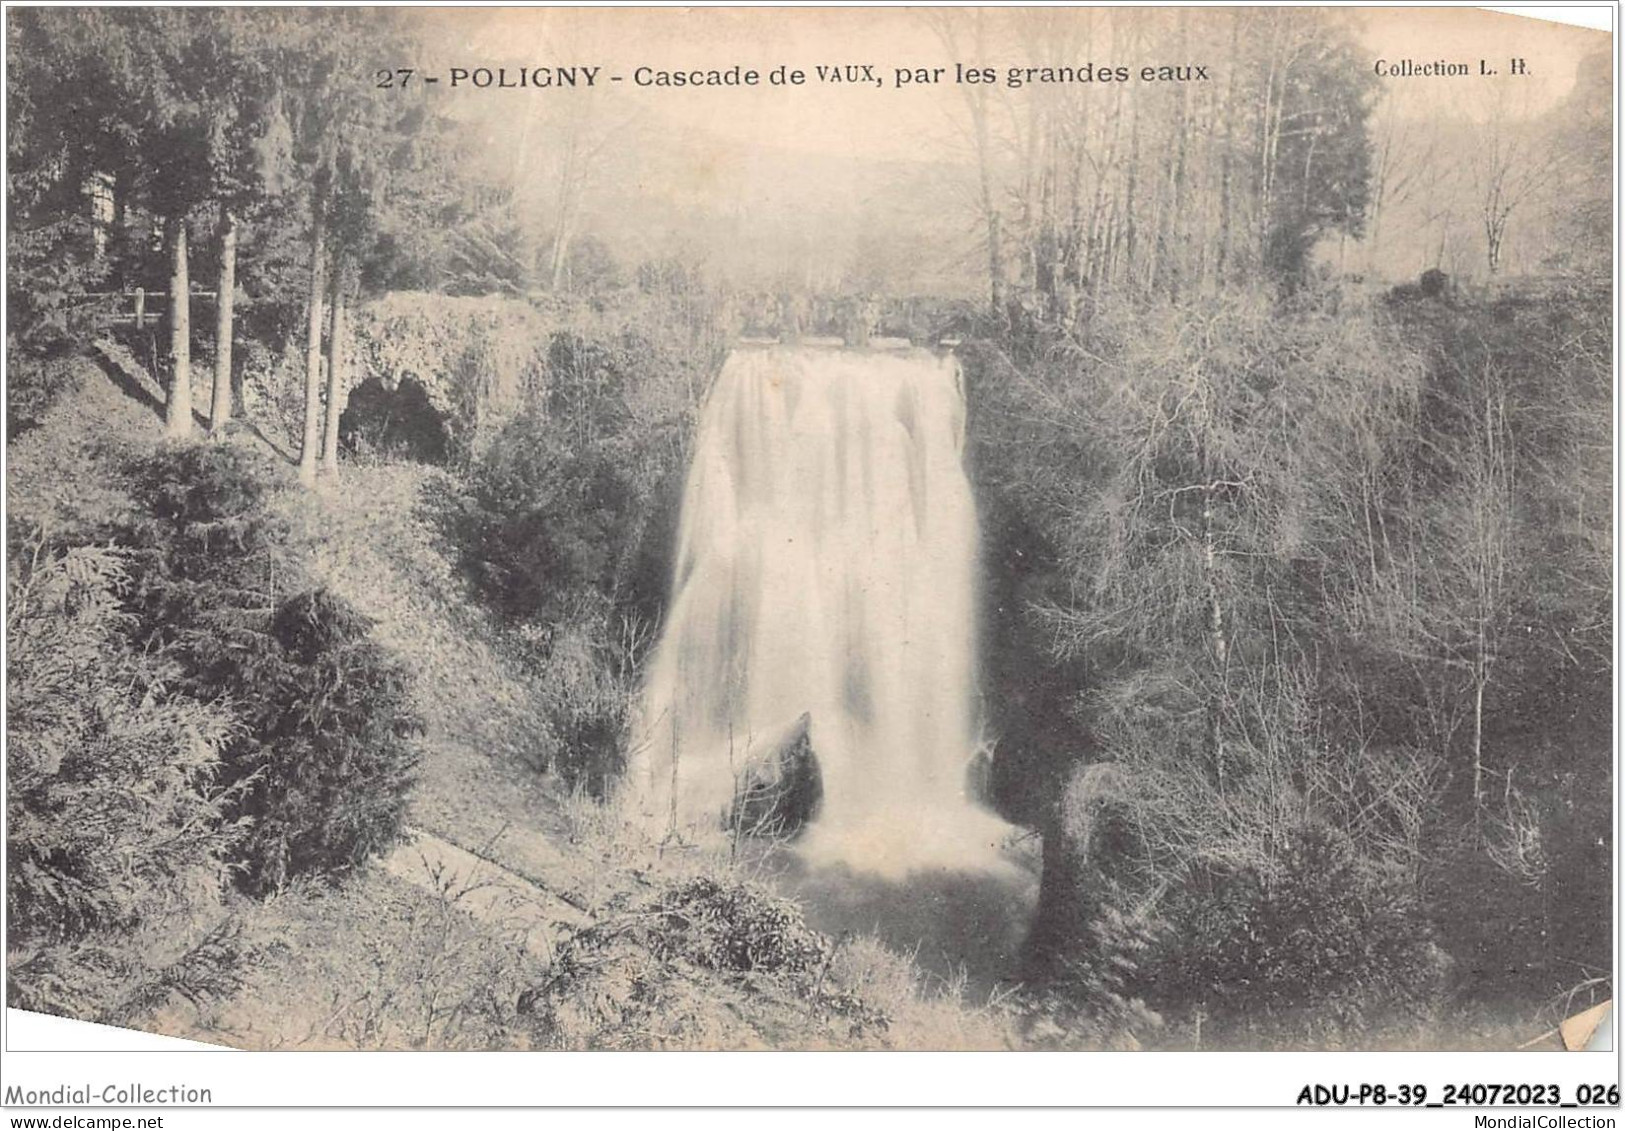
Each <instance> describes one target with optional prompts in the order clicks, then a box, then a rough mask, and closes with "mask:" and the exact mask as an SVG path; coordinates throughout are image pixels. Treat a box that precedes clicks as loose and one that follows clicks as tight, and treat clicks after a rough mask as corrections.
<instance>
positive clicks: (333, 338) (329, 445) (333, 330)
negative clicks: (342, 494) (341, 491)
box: [322, 267, 346, 476]
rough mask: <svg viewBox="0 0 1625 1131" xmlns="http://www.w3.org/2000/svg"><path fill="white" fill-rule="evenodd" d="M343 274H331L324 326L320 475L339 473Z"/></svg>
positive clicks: (342, 380) (343, 361)
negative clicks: (330, 302)
mask: <svg viewBox="0 0 1625 1131" xmlns="http://www.w3.org/2000/svg"><path fill="white" fill-rule="evenodd" d="M345 282H346V279H345V273H344V272H343V271H342V270H339V269H338V268H337V267H335V268H334V270H333V307H332V317H331V319H330V321H329V322H328V326H327V431H326V433H325V435H324V436H323V437H322V471H324V472H325V473H327V474H328V475H334V476H336V475H338V473H339V414H340V413H341V412H342V411H343V408H344V406H343V405H342V404H341V403H340V402H339V398H340V396H341V395H342V394H343V388H344V365H345V360H344V314H345V310H344V292H345Z"/></svg>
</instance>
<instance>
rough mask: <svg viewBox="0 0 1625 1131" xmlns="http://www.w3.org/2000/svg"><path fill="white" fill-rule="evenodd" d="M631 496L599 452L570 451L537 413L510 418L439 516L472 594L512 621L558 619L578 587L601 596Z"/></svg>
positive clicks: (618, 468) (632, 505)
mask: <svg viewBox="0 0 1625 1131" xmlns="http://www.w3.org/2000/svg"><path fill="white" fill-rule="evenodd" d="M638 502H639V499H638V491H637V487H636V485H635V484H634V483H633V482H632V481H631V480H630V477H629V475H628V469H627V468H626V466H625V465H624V464H623V463H620V462H619V461H617V460H616V459H615V458H614V456H613V454H612V453H611V452H609V451H607V450H604V449H601V448H586V449H584V450H573V449H572V448H571V447H570V446H569V445H568V442H567V441H566V440H565V438H564V437H561V436H560V435H559V433H558V432H557V431H556V430H555V429H554V428H552V427H551V426H550V424H549V422H548V420H547V419H546V418H544V417H542V416H541V415H540V414H537V413H527V414H525V415H522V416H520V417H518V418H516V419H515V420H514V421H513V422H511V423H510V424H509V425H508V426H507V427H505V428H504V429H503V430H502V431H501V433H499V434H498V436H497V439H496V440H495V442H493V443H492V445H491V447H490V449H489V450H488V451H487V452H486V453H485V455H484V456H483V457H482V458H481V459H480V460H479V462H478V463H477V464H476V465H475V467H474V470H473V472H472V474H471V476H470V485H469V490H468V491H467V493H466V494H464V495H463V496H462V497H461V498H460V499H458V500H456V503H455V510H453V511H451V512H450V513H449V514H448V515H447V516H446V517H447V519H448V525H449V526H450V532H451V536H452V539H453V541H454V542H455V543H456V544H457V546H458V548H459V550H460V552H461V553H460V556H461V559H462V562H461V564H462V567H463V570H464V572H465V573H466V574H467V575H468V577H469V579H470V580H471V581H472V582H473V584H474V587H475V589H476V591H477V592H479V593H480V595H481V596H482V597H484V598H485V599H486V601H488V602H489V603H490V604H491V605H492V606H493V607H494V608H495V609H497V610H498V611H499V612H501V613H502V614H503V615H505V616H507V617H510V618H512V619H515V620H528V619H533V618H546V617H549V616H556V615H557V614H558V612H559V605H560V603H561V602H564V601H566V600H567V599H568V598H569V596H570V595H571V594H573V593H575V592H577V591H579V590H581V589H583V588H589V589H596V590H599V591H609V590H612V589H613V588H614V586H615V572H616V566H617V564H618V562H619V560H620V557H621V554H622V552H623V548H624V540H625V537H626V534H627V531H628V529H629V528H632V527H633V526H634V525H635V524H636V523H637V520H638V515H637V513H636V510H637V503H638Z"/></svg>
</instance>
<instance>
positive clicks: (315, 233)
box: [299, 196, 327, 487]
mask: <svg viewBox="0 0 1625 1131" xmlns="http://www.w3.org/2000/svg"><path fill="white" fill-rule="evenodd" d="M323 210H324V202H323V201H322V199H321V198H320V197H319V196H318V197H317V199H316V216H315V222H314V223H313V224H312V225H311V231H310V325H309V330H308V332H307V333H308V336H307V338H306V343H305V433H304V437H303V441H302V443H301V444H300V446H299V482H301V483H303V484H305V486H307V487H310V486H314V485H315V483H316V451H317V447H318V446H319V445H320V444H321V441H322V434H321V433H322V268H323V262H322V261H323V260H324V259H325V258H326V256H327V230H326V224H325V218H324V217H323V215H322V212H323Z"/></svg>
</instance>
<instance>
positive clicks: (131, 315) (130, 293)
mask: <svg viewBox="0 0 1625 1131" xmlns="http://www.w3.org/2000/svg"><path fill="white" fill-rule="evenodd" d="M186 293H187V296H188V297H189V298H190V299H192V300H194V301H196V300H206V301H209V302H212V301H214V298H215V293H214V292H213V291H188V292H186ZM68 297H69V298H73V299H97V298H116V299H126V300H128V302H129V306H130V309H129V310H123V309H120V310H119V311H118V312H116V313H115V314H114V315H113V316H112V318H111V319H110V321H111V322H113V323H114V324H115V325H121V326H128V325H133V326H135V328H136V329H137V330H140V329H143V328H144V327H146V325H147V324H148V323H153V324H156V323H158V322H159V321H160V320H162V318H163V314H162V313H161V312H160V311H156V310H154V309H153V308H154V307H162V306H163V304H164V303H165V302H167V301H168V300H169V297H170V295H169V292H168V291H149V290H147V289H146V288H145V287H132V288H130V289H129V290H125V291H76V292H73V293H70V294H69V295H68ZM120 305H121V307H122V305H123V304H122V303H121V304H120Z"/></svg>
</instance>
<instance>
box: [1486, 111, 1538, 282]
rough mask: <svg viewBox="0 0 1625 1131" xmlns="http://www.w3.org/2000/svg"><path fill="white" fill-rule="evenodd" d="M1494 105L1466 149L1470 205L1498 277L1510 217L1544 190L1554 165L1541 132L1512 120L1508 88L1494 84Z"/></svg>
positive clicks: (1491, 269)
mask: <svg viewBox="0 0 1625 1131" xmlns="http://www.w3.org/2000/svg"><path fill="white" fill-rule="evenodd" d="M1494 89H1495V91H1496V94H1495V97H1494V101H1493V102H1492V103H1490V104H1489V105H1488V106H1487V107H1486V111H1485V120H1484V122H1483V123H1482V125H1481V126H1479V128H1478V129H1476V130H1475V131H1474V136H1473V139H1472V144H1471V146H1470V148H1469V150H1468V165H1467V168H1468V171H1469V174H1470V175H1471V177H1472V185H1473V193H1474V204H1475V207H1476V210H1477V213H1478V218H1479V222H1480V224H1481V225H1482V227H1483V231H1484V256H1485V266H1486V268H1487V269H1488V270H1489V273H1490V274H1491V275H1496V274H1499V273H1500V270H1501V268H1502V266H1503V257H1504V255H1505V249H1506V238H1507V229H1508V226H1509V225H1510V224H1511V222H1512V217H1513V215H1514V214H1515V213H1517V212H1518V211H1519V209H1521V208H1522V207H1523V206H1524V205H1526V204H1527V203H1528V202H1529V200H1530V199H1531V198H1532V197H1534V196H1535V195H1536V194H1537V193H1538V192H1539V191H1540V190H1541V189H1542V188H1544V187H1545V185H1546V183H1547V182H1548V180H1549V179H1550V178H1551V176H1552V173H1553V169H1554V163H1553V162H1552V160H1551V157H1550V154H1549V153H1548V152H1547V149H1546V146H1545V144H1544V143H1543V141H1542V137H1541V134H1540V133H1539V132H1537V131H1536V130H1534V129H1533V128H1531V126H1530V124H1529V123H1528V122H1525V121H1521V120H1516V119H1513V118H1512V117H1511V111H1512V110H1513V109H1514V107H1513V106H1511V105H1510V104H1509V98H1508V96H1507V94H1506V87H1505V86H1504V85H1501V84H1496V86H1495V88H1494Z"/></svg>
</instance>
